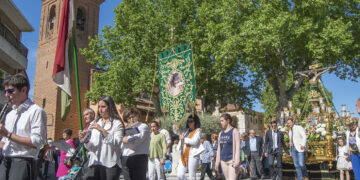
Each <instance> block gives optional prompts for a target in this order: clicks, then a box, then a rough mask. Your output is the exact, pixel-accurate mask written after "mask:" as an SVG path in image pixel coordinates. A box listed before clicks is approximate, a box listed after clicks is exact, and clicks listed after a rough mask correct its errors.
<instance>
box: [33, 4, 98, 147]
mask: <svg viewBox="0 0 360 180" xmlns="http://www.w3.org/2000/svg"><path fill="white" fill-rule="evenodd" d="M103 1H104V0H76V1H75V4H74V6H75V16H76V17H75V18H76V46H77V48H78V49H80V48H86V47H88V43H89V40H88V37H89V36H90V37H94V36H95V35H97V34H98V25H99V10H100V5H101V3H102V2H103ZM62 5H63V1H62V0H42V8H41V19H40V28H39V41H38V51H37V62H36V63H37V64H36V72H35V83H34V102H35V103H36V104H38V105H39V106H41V107H42V108H44V110H45V112H46V114H47V119H48V121H47V125H48V127H47V130H48V133H47V135H48V137H49V138H53V139H54V140H57V139H59V138H61V137H62V132H63V130H64V129H65V128H70V129H72V130H73V132H77V131H78V130H79V129H80V124H79V113H78V112H79V111H78V104H77V101H76V87H75V83H73V84H72V87H71V93H72V99H73V100H72V102H71V105H70V112H69V114H68V115H67V117H66V119H65V120H62V119H61V99H60V98H61V96H60V94H61V91H60V89H59V88H58V87H57V86H56V84H55V83H54V82H53V80H52V71H53V66H54V60H55V51H56V44H57V38H58V29H59V26H60V16H61V10H62ZM78 67H79V81H80V84H79V86H80V101H81V107H82V108H83V109H84V108H85V107H88V105H89V104H88V102H87V101H85V99H84V98H85V93H86V91H87V90H89V87H90V69H91V68H93V66H92V65H90V64H88V63H87V62H86V59H85V57H84V56H81V55H80V53H78ZM73 72H74V71H73ZM71 81H72V82H75V74H74V73H73V74H72V75H71ZM81 111H82V110H81Z"/></svg>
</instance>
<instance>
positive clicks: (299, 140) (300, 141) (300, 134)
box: [289, 125, 306, 152]
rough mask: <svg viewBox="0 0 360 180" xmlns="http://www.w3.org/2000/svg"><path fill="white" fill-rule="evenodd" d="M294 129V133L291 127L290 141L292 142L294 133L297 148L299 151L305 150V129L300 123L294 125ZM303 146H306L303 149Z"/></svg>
mask: <svg viewBox="0 0 360 180" xmlns="http://www.w3.org/2000/svg"><path fill="white" fill-rule="evenodd" d="M292 129H293V130H294V133H292V131H291V129H290V131H289V138H290V143H291V136H292V135H294V137H293V142H294V146H295V149H296V150H297V151H298V152H304V151H305V148H306V133H305V129H304V128H303V127H301V126H299V125H294V126H293V128H292ZM301 146H304V147H305V148H304V149H301Z"/></svg>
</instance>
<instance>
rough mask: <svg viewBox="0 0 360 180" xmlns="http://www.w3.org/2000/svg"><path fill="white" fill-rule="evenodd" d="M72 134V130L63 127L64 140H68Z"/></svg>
mask: <svg viewBox="0 0 360 180" xmlns="http://www.w3.org/2000/svg"><path fill="white" fill-rule="evenodd" d="M71 135H72V130H71V129H64V131H63V138H64V139H65V141H66V140H69V139H70V138H71Z"/></svg>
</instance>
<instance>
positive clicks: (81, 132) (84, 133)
mask: <svg viewBox="0 0 360 180" xmlns="http://www.w3.org/2000/svg"><path fill="white" fill-rule="evenodd" d="M87 131H88V130H82V131H81V130H80V131H79V134H78V135H79V138H80V139H83V138H84V137H85V135H86V133H87Z"/></svg>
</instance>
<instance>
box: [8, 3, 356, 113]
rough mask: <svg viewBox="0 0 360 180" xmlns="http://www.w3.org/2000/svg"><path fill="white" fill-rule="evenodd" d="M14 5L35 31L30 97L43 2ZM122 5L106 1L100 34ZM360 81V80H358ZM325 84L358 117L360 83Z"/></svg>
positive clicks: (326, 79) (327, 78) (26, 37)
mask: <svg viewBox="0 0 360 180" xmlns="http://www.w3.org/2000/svg"><path fill="white" fill-rule="evenodd" d="M13 2H14V4H15V5H16V6H17V7H18V9H19V10H20V11H21V12H22V13H23V15H24V16H25V18H26V19H27V20H28V21H29V22H30V24H31V25H32V26H33V28H34V29H35V31H34V32H24V33H23V34H22V39H21V41H22V43H23V44H24V45H25V46H26V47H27V48H28V49H29V53H28V60H29V61H28V68H27V74H28V76H29V78H30V83H31V89H30V97H32V96H33V83H34V78H35V70H36V55H37V46H38V37H39V27H40V15H41V2H42V1H41V0H13ZM119 3H121V1H120V0H106V1H105V2H104V3H103V4H102V5H101V6H100V19H99V23H100V24H99V32H101V29H102V28H103V26H105V25H113V24H114V23H113V19H114V12H113V9H114V8H115V7H116V6H117V5H118V4H119ZM358 80H359V81H360V78H358ZM323 83H324V85H325V86H326V87H327V88H328V90H329V91H331V92H332V93H333V96H334V99H333V101H334V104H335V106H336V109H337V110H338V111H341V104H346V105H347V110H350V112H353V113H354V114H355V116H356V117H359V115H358V114H357V111H356V108H355V103H356V100H357V98H359V97H360V83H359V82H352V81H349V80H341V79H339V78H338V77H336V76H335V75H333V74H326V75H324V76H323ZM254 110H256V111H260V112H262V111H264V110H263V109H262V108H261V104H259V103H257V104H256V105H255V107H254Z"/></svg>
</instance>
